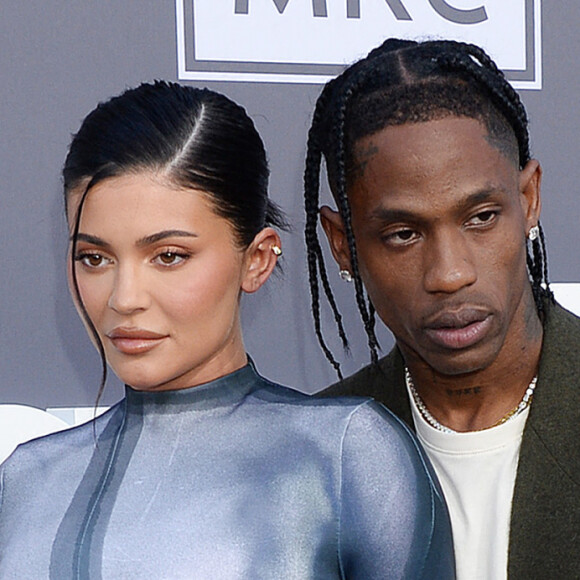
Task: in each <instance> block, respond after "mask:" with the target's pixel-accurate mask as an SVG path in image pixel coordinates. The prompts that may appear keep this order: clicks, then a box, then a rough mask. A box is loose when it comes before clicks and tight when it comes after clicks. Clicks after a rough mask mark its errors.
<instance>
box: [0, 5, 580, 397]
mask: <svg viewBox="0 0 580 580" xmlns="http://www.w3.org/2000/svg"><path fill="white" fill-rule="evenodd" d="M216 1H217V0H216ZM542 20H543V22H542V31H543V61H544V71H543V89H542V90H541V91H524V92H523V99H524V101H525V104H526V105H527V108H528V111H529V114H530V117H531V131H532V147H533V152H534V154H535V156H536V157H538V158H539V159H540V160H541V162H542V165H543V168H544V185H543V194H544V207H543V214H542V221H543V224H544V227H545V230H546V233H547V237H548V244H549V266H550V272H551V279H552V280H553V281H562V282H578V281H580V267H579V259H578V248H579V247H580V228H579V227H578V221H579V218H580V198H579V197H578V185H577V182H578V175H580V169H579V167H578V159H577V158H578V154H579V152H580V120H579V114H578V113H579V110H578V106H577V99H578V96H577V95H578V93H579V89H580V82H579V76H580V63H579V60H578V51H579V48H580V40H579V35H578V25H579V24H580V3H579V2H572V1H567V2H566V1H562V0H560V1H556V0H553V1H546V2H544V4H543V18H542ZM175 38H176V31H175V7H174V2H173V1H172V0H92V1H88V0H81V1H78V2H71V1H70V0H66V1H65V0H26V1H21V0H0V80H1V82H0V242H1V243H0V272H1V274H0V296H1V302H0V305H1V306H0V377H1V378H0V403H24V404H31V405H35V406H38V407H47V406H49V407H55V406H76V405H92V404H93V403H94V400H95V394H96V389H97V386H98V382H99V372H100V371H99V359H98V357H97V354H96V351H94V349H93V347H92V346H91V344H90V342H89V340H88V338H87V337H86V334H85V331H84V329H83V327H82V324H81V323H80V321H79V320H78V317H77V315H76V312H75V311H74V309H73V306H72V303H71V300H70V298H69V295H68V290H67V287H66V281H65V254H66V243H67V241H66V231H65V223H64V218H63V203H62V199H61V182H60V175H59V172H60V169H61V166H62V162H63V159H64V156H65V152H66V148H67V145H68V143H69V141H70V135H71V133H73V132H74V131H76V130H77V129H78V126H79V124H80V121H81V120H82V118H83V117H84V116H85V115H86V114H87V113H88V111H89V110H91V109H92V108H93V107H94V106H95V105H96V103H97V102H98V101H99V100H103V99H106V98H108V97H109V96H112V95H114V94H117V93H119V92H120V91H122V90H123V89H124V88H126V87H130V86H134V85H136V84H138V83H139V82H141V81H147V80H152V79H156V78H162V79H169V80H177V65H176V40H175ZM194 84H197V85H206V86H209V87H210V88H213V89H216V90H219V91H222V92H225V93H226V94H228V95H229V96H230V97H232V98H233V99H235V100H237V101H239V102H240V103H242V104H243V105H245V106H246V108H247V110H248V112H249V113H250V115H251V116H252V117H253V118H254V119H255V121H256V124H257V126H258V129H259V130H260V132H261V134H262V136H263V138H264V140H265V142H266V146H267V149H268V151H269V157H270V164H271V172H272V179H271V195H272V197H273V198H274V200H276V201H277V202H278V203H280V204H281V205H282V207H283V208H284V209H285V210H286V212H287V213H288V216H289V217H290V219H291V221H292V223H293V224H294V227H295V231H294V232H293V233H292V234H290V235H285V236H284V274H283V275H282V276H279V277H278V278H276V279H273V280H272V281H270V282H269V284H268V286H267V288H266V289H264V290H262V291H260V292H259V293H258V294H257V295H255V296H252V297H249V298H247V297H246V299H245V302H244V307H243V314H244V325H245V337H246V346H247V348H248V351H249V352H250V353H251V354H252V356H253V357H254V359H255V361H256V362H257V365H258V367H259V369H260V370H261V371H262V373H263V374H265V375H267V376H268V377H270V378H271V379H273V380H276V381H280V382H282V383H286V384H291V385H294V386H296V387H298V388H300V389H302V390H305V391H309V392H312V391H314V390H317V389H319V388H321V387H322V386H324V385H326V384H328V383H329V382H331V381H333V380H334V378H335V377H334V374H333V372H332V371H331V369H330V367H329V365H328V364H327V362H326V361H325V359H324V357H323V356H322V354H321V352H320V350H319V348H318V345H317V343H316V340H315V337H314V333H313V330H312V323H311V319H310V311H309V309H310V307H309V290H308V284H307V282H306V268H305V260H304V246H303V241H302V228H303V216H302V200H301V195H302V193H301V192H302V185H301V183H302V164H303V158H304V150H305V139H306V132H307V129H308V124H309V119H310V114H311V111H312V108H313V105H314V102H315V99H316V97H317V95H318V93H319V91H320V87H319V86H315V85H289V84H255V83H215V82H214V83H194ZM329 269H330V274H331V279H332V280H333V282H335V284H334V286H335V288H336V290H337V292H338V295H339V296H338V298H339V302H340V305H341V308H342V310H343V312H344V313H345V318H346V324H347V327H348V328H349V329H351V333H350V334H351V339H352V342H353V354H352V357H351V358H350V359H347V360H346V362H345V370H346V372H351V371H353V370H355V369H356V368H358V367H360V366H362V365H363V364H365V363H366V362H367V361H368V354H367V349H366V343H365V339H364V335H363V333H362V331H361V329H360V324H359V322H358V317H357V315H356V313H355V308H354V302H353V301H352V297H351V287H350V286H347V285H345V284H341V283H340V281H339V280H338V277H337V276H335V274H334V273H335V271H336V269H335V267H334V264H333V263H332V262H330V261H329ZM325 316H326V315H325ZM326 320H327V324H326V325H325V326H326V328H327V334H328V335H329V337H330V336H334V334H335V331H334V328H333V327H332V325H331V324H330V319H329V318H328V317H326ZM381 340H382V342H383V344H384V347H385V349H386V348H388V347H389V346H390V344H391V343H392V341H391V338H390V337H389V336H388V334H387V333H386V332H381ZM330 342H331V343H332V344H333V345H334V348H335V349H336V351H337V352H338V354H341V353H340V349H339V348H338V344H337V342H336V341H334V342H333V340H331V341H330ZM341 356H342V355H341ZM342 358H344V357H342ZM120 393H121V391H120V386H119V385H118V384H117V382H116V381H114V380H113V381H111V382H110V385H109V387H108V389H107V392H106V394H105V397H104V400H103V402H104V403H111V402H113V401H115V400H116V399H117V398H118V397H119V396H120Z"/></svg>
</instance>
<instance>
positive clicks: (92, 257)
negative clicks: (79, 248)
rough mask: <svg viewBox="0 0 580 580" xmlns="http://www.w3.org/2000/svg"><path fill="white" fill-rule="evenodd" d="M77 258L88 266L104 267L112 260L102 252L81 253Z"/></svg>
mask: <svg viewBox="0 0 580 580" xmlns="http://www.w3.org/2000/svg"><path fill="white" fill-rule="evenodd" d="M75 259H76V261H77V262H80V263H81V264H83V265H84V266H87V267H88V268H102V267H103V266H105V265H106V264H108V263H109V261H110V260H108V259H107V258H105V256H102V255H101V254H79V255H78V256H77V257H76V258H75Z"/></svg>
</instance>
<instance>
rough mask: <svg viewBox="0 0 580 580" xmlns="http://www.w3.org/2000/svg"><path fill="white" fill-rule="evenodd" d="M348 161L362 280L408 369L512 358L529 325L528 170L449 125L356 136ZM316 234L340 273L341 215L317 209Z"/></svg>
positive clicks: (343, 254) (466, 126)
mask: <svg viewBox="0 0 580 580" xmlns="http://www.w3.org/2000/svg"><path fill="white" fill-rule="evenodd" d="M355 161H356V171H355V172H354V177H352V178H351V180H350V185H349V188H348V197H349V201H350V205H351V210H352V225H353V231H354V235H355V239H356V248H357V254H358V262H359V269H360V274H361V277H362V280H363V282H364V284H365V287H366V289H367V292H368V294H369V297H370V299H371V301H372V303H373V305H374V307H375V309H376V311H377V313H378V315H379V316H380V317H381V319H382V320H383V322H384V323H385V324H386V325H387V326H388V327H389V328H390V329H391V331H392V332H393V334H394V335H395V338H396V340H397V343H398V345H399V346H400V348H401V349H402V351H403V353H404V355H405V358H406V360H407V363H410V362H411V361H412V360H415V361H417V362H418V361H422V362H423V363H427V365H429V366H430V367H431V368H432V369H434V370H435V371H437V372H439V373H443V374H452V375H455V374H462V373H468V372H472V371H476V370H480V369H483V368H487V367H488V366H489V365H490V364H492V363H493V362H494V361H495V360H496V359H497V358H498V355H500V353H504V354H508V353H509V351H510V349H512V350H513V351H514V352H513V353H511V355H510V356H511V357H513V356H518V354H517V352H515V351H516V349H517V348H518V347H516V346H515V344H516V343H517V344H521V338H519V337H521V335H520V334H519V333H522V332H526V329H527V328H528V327H529V325H527V322H526V321H529V319H530V317H531V316H535V310H534V306H533V300H532V297H531V292H530V284H529V281H528V274H527V269H526V248H525V239H526V235H527V232H528V231H529V229H530V228H531V227H532V226H533V225H535V224H536V223H537V221H538V217H539V209H540V207H539V206H540V204H539V182H540V169H539V165H538V164H537V162H535V161H531V162H530V163H529V164H528V165H527V166H526V168H524V170H522V171H519V169H518V168H517V167H516V165H515V164H514V162H513V161H512V160H510V159H508V158H507V157H506V156H505V154H503V153H502V152H500V151H499V150H498V149H497V148H495V147H494V146H493V144H492V143H491V141H489V140H488V135H487V131H486V129H485V127H484V125H482V124H481V123H480V122H478V121H477V120H474V119H469V118H461V117H453V116H450V117H446V118H443V119H439V120H434V121H428V122H422V123H415V124H406V125H401V126H390V127H387V128H385V129H383V130H382V131H380V132H378V133H376V134H375V135H372V136H370V137H365V138H363V139H361V140H360V141H359V142H358V143H357V144H356V147H355ZM323 224H324V226H325V229H326V232H327V234H328V235H329V239H330V241H331V245H332V246H333V252H334V255H335V258H336V259H337V261H338V262H339V265H340V266H341V267H343V268H347V269H348V268H349V255H348V249H347V248H346V242H345V239H344V230H343V229H342V222H341V220H340V218H339V216H338V215H337V214H336V213H334V212H331V211H330V210H329V209H328V208H326V209H325V210H323ZM514 337H518V338H516V339H515V340H514Z"/></svg>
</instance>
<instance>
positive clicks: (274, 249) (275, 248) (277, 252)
mask: <svg viewBox="0 0 580 580" xmlns="http://www.w3.org/2000/svg"><path fill="white" fill-rule="evenodd" d="M272 252H274V255H275V256H281V255H282V248H281V247H280V246H272Z"/></svg>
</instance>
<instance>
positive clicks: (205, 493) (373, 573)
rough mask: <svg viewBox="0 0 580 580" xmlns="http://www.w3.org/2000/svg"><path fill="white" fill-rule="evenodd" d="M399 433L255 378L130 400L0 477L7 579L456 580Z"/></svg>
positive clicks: (423, 482) (420, 474)
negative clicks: (438, 579)
mask: <svg viewBox="0 0 580 580" xmlns="http://www.w3.org/2000/svg"><path fill="white" fill-rule="evenodd" d="M433 477H434V476H433V475H432V472H431V471H430V467H429V466H428V465H427V464H426V460H425V458H424V456H423V455H422V453H421V452H420V451H419V450H418V447H417V443H416V441H415V439H414V438H413V436H411V435H410V434H409V432H408V430H407V429H406V427H403V426H402V424H401V423H400V422H399V421H398V420H397V419H395V418H394V417H393V416H392V415H391V414H390V413H389V412H388V411H386V410H385V409H384V408H383V407H381V406H380V405H378V404H377V403H374V402H372V401H370V400H368V399H362V398H348V399H346V398H344V399H315V398H311V397H308V396H306V395H302V394H300V393H297V392H295V391H292V390H290V389H286V388H284V387H280V386H278V385H274V384H272V383H269V382H268V381H266V380H264V379H263V378H261V377H260V376H259V375H257V374H256V372H255V370H254V369H253V367H252V366H251V365H248V366H246V367H244V368H243V369H240V370H239V371H237V372H235V373H233V374H231V375H228V376H226V377H223V378H221V379H218V380H216V381H214V382H212V383H209V384H206V385H201V386H198V387H194V388H191V389H186V390H182V391H171V392H160V393H146V392H139V391H135V390H133V389H131V388H127V391H126V398H125V399H124V400H123V401H122V402H120V403H119V404H118V405H116V406H115V407H113V408H112V409H110V410H109V411H108V412H107V413H106V414H105V415H103V416H101V417H99V418H97V419H96V420H95V421H93V422H90V423H88V424H86V425H82V426H80V427H76V428H73V429H71V430H68V431H64V432H60V433H55V434H53V435H49V436H46V437H43V438H41V439H36V440H34V441H32V442H30V443H27V444H24V445H21V446H20V447H19V448H18V449H17V450H16V451H15V452H14V453H13V455H12V456H11V457H10V458H9V459H8V460H7V461H6V462H5V463H4V464H3V466H2V472H1V480H0V481H1V504H0V578H2V579H3V580H7V579H18V580H22V579H26V578H34V579H35V580H37V579H42V578H50V579H52V580H66V579H68V578H75V579H85V578H91V579H99V578H103V579H110V578H115V579H117V578H120V579H121V578H122V579H139V580H144V579H149V578H150V579H155V580H159V579H160V578H169V579H173V578H187V579H200V580H201V579H203V580H208V579H211V580H219V579H224V580H226V579H227V580H234V579H238V578H239V579H248V580H250V579H251V580H257V579H272V580H281V579H305V580H307V579H312V580H325V579H338V578H348V579H360V580H363V579H364V580H373V579H377V580H378V579H379V578H380V579H384V578H410V579H411V578H412V579H414V580H415V579H418V578H429V579H436V578H453V569H454V565H453V557H452V548H451V535H450V528H449V521H448V516H447V511H446V508H445V504H444V502H443V500H442V497H441V495H440V491H439V488H438V486H437V484H436V483H435V481H434V479H433Z"/></svg>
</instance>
